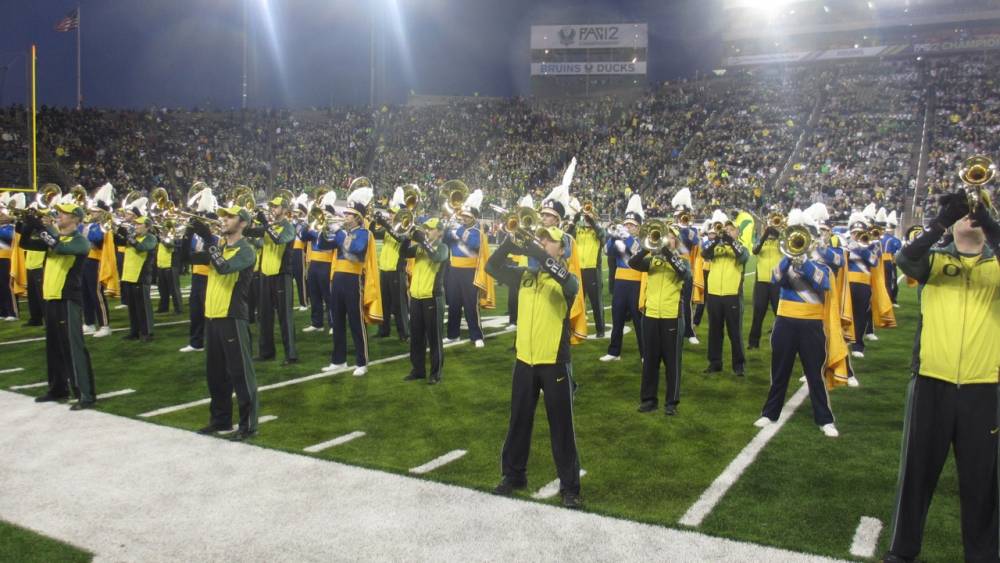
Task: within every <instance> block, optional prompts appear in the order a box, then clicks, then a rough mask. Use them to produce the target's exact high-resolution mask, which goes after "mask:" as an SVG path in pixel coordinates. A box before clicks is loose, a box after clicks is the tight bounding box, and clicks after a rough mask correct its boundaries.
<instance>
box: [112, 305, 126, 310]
mask: <svg viewBox="0 0 1000 563" xmlns="http://www.w3.org/2000/svg"><path fill="white" fill-rule="evenodd" d="M127 308H128V305H115V310H116V311H117V310H119V309H127Z"/></svg>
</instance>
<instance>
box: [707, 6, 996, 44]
mask: <svg viewBox="0 0 1000 563" xmlns="http://www.w3.org/2000/svg"><path fill="white" fill-rule="evenodd" d="M989 21H998V22H1000V10H981V11H976V12H963V13H960V14H950V15H936V16H912V17H904V18H893V19H882V20H879V21H856V22H848V23H838V24H816V25H803V26H795V27H790V28H789V27H771V28H768V27H766V26H758V27H754V28H751V29H741V30H738V31H725V32H723V34H722V40H723V41H738V40H740V39H762V38H768V37H790V36H794V35H809V34H814V33H833V32H840V31H865V30H869V29H889V28H893V27H906V26H910V25H919V26H925V25H944V24H956V23H963V22H970V23H976V24H981V23H986V22H989Z"/></svg>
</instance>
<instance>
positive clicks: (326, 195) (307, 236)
mask: <svg viewBox="0 0 1000 563" xmlns="http://www.w3.org/2000/svg"><path fill="white" fill-rule="evenodd" d="M336 204H337V194H336V192H334V191H333V190H330V191H326V192H323V195H322V196H320V197H319V201H313V202H312V207H313V208H317V207H318V208H319V209H325V210H331V211H328V212H329V213H333V211H332V210H333V209H334V208H335V206H336ZM299 238H301V239H302V242H304V243H306V244H307V246H306V261H307V262H308V263H309V268H308V271H307V272H306V287H307V288H308V291H309V307H310V309H311V311H312V313H311V314H310V322H309V326H307V327H305V328H303V329H302V332H315V331H318V330H323V326H324V324H325V325H327V326H329V327H330V334H333V301H332V299H331V297H330V278H331V277H332V276H333V270H332V269H331V265H332V263H333V261H334V254H335V253H336V252H335V251H332V250H324V249H322V248H320V246H321V245H322V238H323V237H322V236H321V233H318V232H317V231H314V230H312V227H311V226H308V225H307V226H306V228H305V229H303V230H302V231H301V232H300V233H299ZM324 319H325V320H324Z"/></svg>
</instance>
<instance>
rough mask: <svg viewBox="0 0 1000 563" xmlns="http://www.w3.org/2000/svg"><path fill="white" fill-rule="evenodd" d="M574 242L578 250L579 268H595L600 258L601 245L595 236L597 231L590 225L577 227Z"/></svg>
mask: <svg viewBox="0 0 1000 563" xmlns="http://www.w3.org/2000/svg"><path fill="white" fill-rule="evenodd" d="M576 244H577V245H578V248H579V251H580V268H582V269H584V270H586V269H588V268H590V269H593V268H596V267H597V261H598V260H600V259H601V246H602V244H601V241H600V240H599V239H598V238H597V231H595V230H594V229H591V228H590V227H582V226H581V227H577V229H576Z"/></svg>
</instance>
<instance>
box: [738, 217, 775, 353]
mask: <svg viewBox="0 0 1000 563" xmlns="http://www.w3.org/2000/svg"><path fill="white" fill-rule="evenodd" d="M783 222H784V218H783V217H782V216H781V214H780V213H777V212H775V213H772V214H771V216H770V217H769V218H768V224H767V226H765V227H764V231H763V232H762V233H761V236H760V238H759V239H757V242H756V243H755V244H754V246H753V255H754V256H756V257H757V273H756V276H755V279H756V282H755V283H754V284H753V321H752V322H751V323H750V337H749V339H748V342H747V349H748V350H754V349H757V348H760V336H761V333H762V332H763V328H764V317H765V316H767V309H768V308H769V307H770V309H771V312H772V313H773V314H777V313H778V299H779V296H778V294H779V291H778V285H777V284H776V283H773V282H772V280H773V276H772V274H773V273H774V268H775V267H776V266H777V265H778V263H779V262H781V256H782V255H781V249H780V248H779V247H778V239H779V237H780V236H781V231H780V229H781V227H782V224H783Z"/></svg>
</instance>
